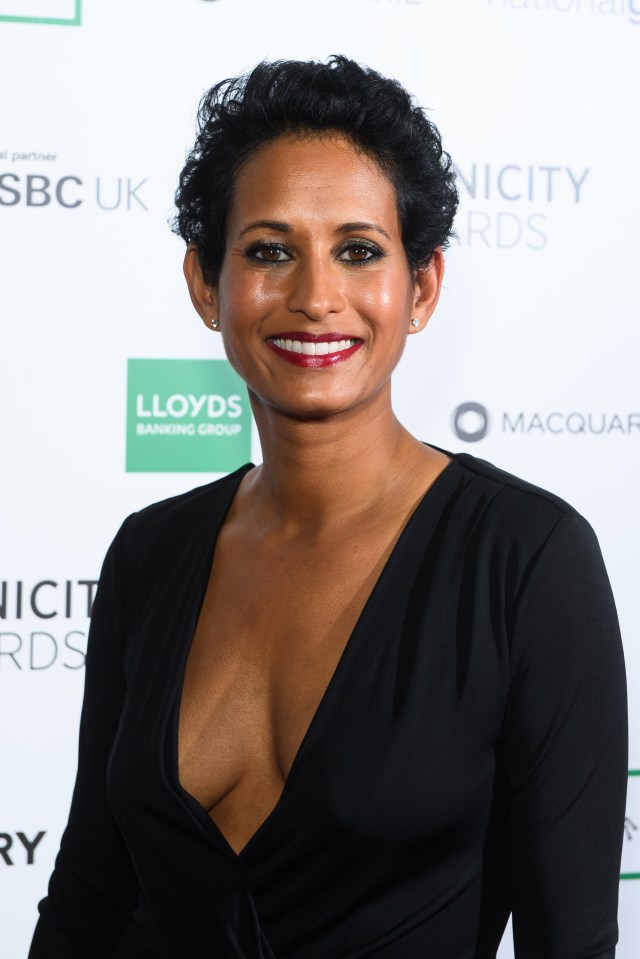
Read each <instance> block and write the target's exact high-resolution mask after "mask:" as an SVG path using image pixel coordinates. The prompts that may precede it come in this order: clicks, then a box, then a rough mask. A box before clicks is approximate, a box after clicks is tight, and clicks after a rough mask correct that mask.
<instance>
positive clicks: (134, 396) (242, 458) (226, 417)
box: [126, 359, 251, 473]
mask: <svg viewBox="0 0 640 959" xmlns="http://www.w3.org/2000/svg"><path fill="white" fill-rule="evenodd" d="M250 459H251V409H250V407H249V397H248V395H247V389H246V387H245V385H244V383H243V381H242V380H241V379H240V377H239V376H238V374H237V373H236V372H235V370H234V369H233V368H232V367H231V365H230V364H229V363H228V362H227V360H137V359H136V360H129V362H128V375H127V461H126V471H127V473H230V472H232V471H233V470H235V469H237V468H238V467H239V466H242V464H243V463H247V462H248V461H249V460H250Z"/></svg>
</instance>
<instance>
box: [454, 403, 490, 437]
mask: <svg viewBox="0 0 640 959" xmlns="http://www.w3.org/2000/svg"><path fill="white" fill-rule="evenodd" d="M451 424H452V426H453V432H454V433H455V434H456V436H457V437H458V438H459V439H461V440H464V441H465V443H477V442H478V440H482V439H484V438H485V436H486V435H487V433H488V432H489V410H488V409H487V407H486V406H483V405H482V403H461V404H460V406H456V408H455V410H454V411H453V416H452V418H451Z"/></svg>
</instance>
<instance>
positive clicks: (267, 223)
mask: <svg viewBox="0 0 640 959" xmlns="http://www.w3.org/2000/svg"><path fill="white" fill-rule="evenodd" d="M258 229H260V230H275V231H276V232H277V233H291V227H290V226H289V224H288V223H282V222H281V221H280V220H255V221H254V222H253V223H248V224H247V226H245V227H243V229H242V230H241V231H240V236H244V235H245V233H248V232H249V231H250V230H258Z"/></svg>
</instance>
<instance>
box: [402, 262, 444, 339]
mask: <svg viewBox="0 0 640 959" xmlns="http://www.w3.org/2000/svg"><path fill="white" fill-rule="evenodd" d="M443 276H444V254H443V252H442V247H440V246H437V247H436V248H435V250H434V251H433V253H432V254H431V259H430V260H429V265H428V266H426V267H418V269H417V270H416V272H415V276H414V300H413V312H412V314H411V317H412V319H411V323H410V326H409V332H410V333H419V332H420V330H423V329H424V328H425V326H426V325H427V323H428V322H429V318H430V317H431V314H432V313H433V311H434V310H435V308H436V306H437V304H438V300H439V299H440V290H441V289H442V278H443ZM414 320H418V322H417V323H416V322H414Z"/></svg>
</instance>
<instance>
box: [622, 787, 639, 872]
mask: <svg viewBox="0 0 640 959" xmlns="http://www.w3.org/2000/svg"><path fill="white" fill-rule="evenodd" d="M620 878H621V879H638V880H640V769H630V770H629V786H628V788H627V813H626V817H625V820H624V841H623V844H622V866H621V875H620Z"/></svg>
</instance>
